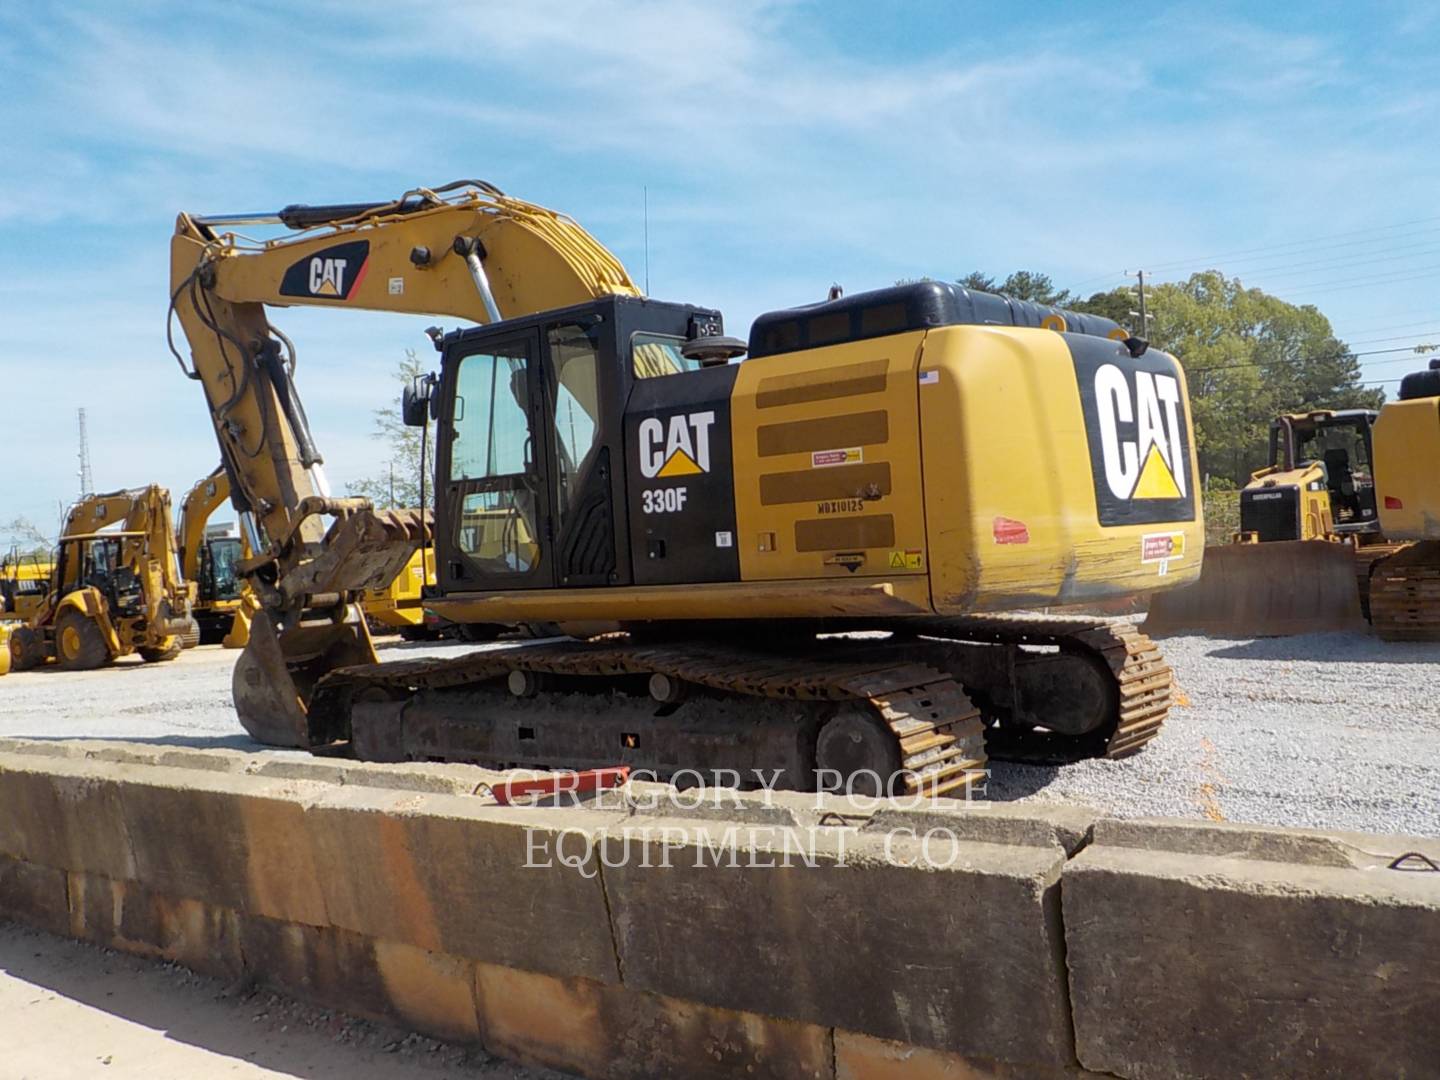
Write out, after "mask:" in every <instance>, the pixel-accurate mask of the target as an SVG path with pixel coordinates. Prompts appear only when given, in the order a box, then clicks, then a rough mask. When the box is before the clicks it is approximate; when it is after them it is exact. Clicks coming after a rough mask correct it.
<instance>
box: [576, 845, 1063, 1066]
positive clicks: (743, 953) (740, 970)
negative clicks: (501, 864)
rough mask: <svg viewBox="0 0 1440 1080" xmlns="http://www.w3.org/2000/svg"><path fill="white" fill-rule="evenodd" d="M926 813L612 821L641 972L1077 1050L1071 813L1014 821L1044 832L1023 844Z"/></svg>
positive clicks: (958, 1037) (995, 1046) (1023, 1049)
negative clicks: (804, 824) (873, 825)
mask: <svg viewBox="0 0 1440 1080" xmlns="http://www.w3.org/2000/svg"><path fill="white" fill-rule="evenodd" d="M922 823H923V822H921V821H910V822H909V826H911V828H909V829H906V830H898V831H896V830H887V831H868V830H855V829H842V828H823V827H822V828H818V829H814V830H799V831H798V832H787V831H786V830H783V829H776V828H771V827H767V826H746V825H739V826H733V827H732V828H733V830H734V831H733V832H730V833H728V834H727V833H726V832H725V831H723V827H722V826H720V825H717V824H709V823H707V824H705V825H699V824H696V823H693V822H684V821H674V822H671V823H666V822H663V821H660V822H652V821H643V822H639V823H637V825H636V828H638V827H639V825H641V824H643V825H644V826H645V827H646V828H647V829H648V830H649V831H648V832H642V833H641V834H640V835H639V837H638V838H637V837H636V836H635V835H634V830H633V829H632V835H631V836H629V837H626V836H624V835H621V834H616V833H612V834H611V835H607V836H606V837H605V839H604V845H605V852H604V867H605V869H604V877H605V885H606V893H607V895H608V897H609V899H610V907H611V911H612V912H613V916H614V925H615V928H616V938H617V942H618V946H619V950H620V958H621V966H622V970H623V972H624V982H625V985H626V986H630V987H634V988H636V989H642V990H649V991H653V992H654V993H657V994H664V995H667V996H670V997H676V998H684V999H689V1000H694V1001H698V1002H703V1003H706V1004H710V1005H716V1006H720V1007H725V1008H735V1009H741V1010H744V1011H747V1012H755V1013H760V1014H764V1015H768V1016H776V1017H787V1018H793V1019H796V1020H800V1021H804V1022H807V1023H812V1024H818V1025H821V1026H833V1027H840V1028H845V1029H848V1030H851V1031H856V1032H863V1033H866V1034H870V1035H876V1036H879V1037H882V1038H887V1039H892V1040H896V1041H899V1042H905V1043H912V1044H916V1045H921V1046H926V1047H930V1048H934V1049H940V1050H948V1051H952V1052H955V1053H959V1054H964V1055H970V1056H976V1057H984V1058H995V1059H999V1060H1007V1061H1018V1062H1033V1063H1038V1064H1046V1065H1067V1064H1071V1063H1073V1060H1074V1058H1073V1049H1072V1041H1071V1031H1070V1019H1069V1010H1068V1007H1067V1002H1066V994H1065V971H1064V963H1063V959H1062V932H1061V927H1060V923H1059V915H1060V900H1059V887H1058V885H1059V878H1060V871H1061V866H1062V864H1063V862H1064V859H1065V852H1064V849H1063V847H1062V846H1061V845H1060V843H1059V842H1058V841H1057V840H1056V839H1055V836H1054V830H1053V829H1052V828H1050V827H1048V826H1045V825H1043V824H1041V825H1035V826H1034V827H1033V828H1032V827H1029V826H1024V825H1019V826H1017V825H1013V824H1011V825H1007V826H1006V834H1007V835H1010V834H1024V835H1027V836H1029V837H1031V838H1032V839H1033V841H1034V842H1033V843H1027V844H1018V845H1017V844H1001V843H988V842H979V841H975V840H960V839H955V838H953V836H944V835H942V836H940V837H938V838H935V839H930V840H926V839H925V838H924V830H923V829H916V828H913V826H915V825H918V824H922ZM662 828H663V829H666V830H667V831H666V832H661V831H660V830H661V829H662ZM796 852H804V853H805V861H804V862H802V861H801V860H799V859H797V858H796V857H795V856H796ZM787 854H788V856H789V860H790V865H788V866H787V865H785V862H786V858H787ZM805 862H809V863H810V864H809V865H806V864H805ZM667 864H668V868H661V867H666V866H667Z"/></svg>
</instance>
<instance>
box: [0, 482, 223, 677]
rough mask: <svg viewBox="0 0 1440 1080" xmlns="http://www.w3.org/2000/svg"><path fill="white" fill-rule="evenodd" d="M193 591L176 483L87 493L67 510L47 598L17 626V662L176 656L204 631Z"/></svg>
mask: <svg viewBox="0 0 1440 1080" xmlns="http://www.w3.org/2000/svg"><path fill="white" fill-rule="evenodd" d="M117 526H118V527H117ZM192 592H193V587H192V586H191V585H189V584H188V583H187V582H185V581H184V580H183V579H182V578H181V576H180V565H179V560H178V559H177V557H176V553H175V532H174V528H173V526H172V524H171V518H170V493H169V492H167V491H166V490H165V489H164V488H161V487H157V486H155V485H153V484H152V485H151V486H149V487H144V488H136V489H134V490H130V491H116V492H111V493H110V494H107V495H93V496H90V497H88V498H85V499H82V500H81V501H80V502H77V503H76V504H75V505H74V506H72V507H71V508H70V511H69V513H68V514H67V515H66V519H65V525H64V530H63V532H62V534H61V536H60V541H59V545H58V548H57V553H56V561H55V571H54V574H53V576H52V577H51V579H50V587H49V591H48V592H47V593H46V595H45V599H44V600H43V601H42V602H41V604H40V606H39V608H38V609H37V610H36V612H35V614H34V615H33V616H32V617H31V618H30V620H29V621H28V622H27V623H26V624H25V625H24V626H22V627H20V628H18V629H16V630H15V631H13V632H12V633H11V635H10V642H9V645H10V660H11V666H12V668H13V669H14V670H17V671H24V670H27V669H29V668H33V667H38V666H39V665H41V664H44V663H47V662H49V661H52V660H53V661H54V662H55V663H57V664H58V665H59V666H60V667H62V668H65V669H67V670H71V671H83V670H86V669H89V668H97V667H100V666H101V665H103V664H108V663H110V662H111V661H113V660H115V659H117V658H118V657H121V656H128V655H130V654H131V653H136V652H138V653H139V654H140V655H141V657H143V658H144V659H145V660H146V661H150V662H154V661H160V660H171V659H173V658H174V657H175V656H177V655H178V654H179V653H180V650H181V648H182V640H181V639H182V637H183V636H185V635H190V634H196V633H197V632H198V628H197V627H196V626H195V621H194V619H192V618H191V616H190V603H191V597H192Z"/></svg>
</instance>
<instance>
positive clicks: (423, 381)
mask: <svg viewBox="0 0 1440 1080" xmlns="http://www.w3.org/2000/svg"><path fill="white" fill-rule="evenodd" d="M434 396H435V376H434V375H417V376H416V377H415V378H414V379H412V380H411V382H410V385H409V386H407V387H406V388H405V392H404V393H403V394H402V395H401V397H400V419H401V420H402V421H403V422H404V424H405V426H406V427H424V426H425V421H426V420H427V419H429V416H430V412H431V409H430V402H431V398H433V397H434Z"/></svg>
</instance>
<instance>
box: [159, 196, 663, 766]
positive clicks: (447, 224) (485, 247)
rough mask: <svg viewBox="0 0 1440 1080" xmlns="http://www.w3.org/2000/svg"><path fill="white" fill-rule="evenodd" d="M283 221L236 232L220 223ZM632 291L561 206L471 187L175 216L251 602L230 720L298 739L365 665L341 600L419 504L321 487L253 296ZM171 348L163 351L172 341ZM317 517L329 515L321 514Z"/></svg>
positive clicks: (528, 296)
mask: <svg viewBox="0 0 1440 1080" xmlns="http://www.w3.org/2000/svg"><path fill="white" fill-rule="evenodd" d="M275 223H279V224H282V225H289V226H290V227H292V228H294V229H296V230H297V231H296V232H294V233H292V234H290V235H286V236H283V237H281V238H279V239H273V240H267V241H251V240H247V239H245V238H243V237H241V236H240V235H238V234H236V233H233V232H222V231H219V230H221V229H222V227H225V226H242V225H243V226H247V227H252V226H264V225H267V224H275ZM609 294H621V295H636V294H638V290H637V289H636V287H635V285H634V283H633V282H632V281H631V280H630V278H629V276H628V275H627V274H626V272H625V270H624V268H623V267H622V266H621V265H620V263H619V262H618V261H617V260H616V259H615V257H614V256H613V255H611V254H610V253H609V252H608V251H606V250H605V248H604V247H603V246H601V245H600V244H599V243H598V242H597V241H596V240H595V239H594V238H593V237H591V236H590V235H589V234H588V233H586V232H585V230H583V229H582V228H581V227H580V226H579V225H577V224H576V223H575V222H574V221H572V220H571V219H570V218H568V217H566V216H564V215H562V214H557V213H555V212H553V211H550V210H546V209H544V208H543V207H539V206H536V205H534V204H532V203H527V202H524V201H522V200H519V199H513V198H510V197H508V196H506V195H504V194H502V193H501V192H500V191H498V189H496V188H494V187H493V186H491V185H488V184H483V183H478V182H476V183H458V184H452V185H448V186H446V187H443V188H439V189H435V190H430V189H419V190H416V191H413V192H408V193H406V194H405V195H404V196H402V197H401V198H400V199H397V200H395V201H393V202H388V203H374V204H352V205H342V206H326V207H288V208H286V209H285V210H282V211H279V212H278V213H275V214H255V215H232V216H213V217H203V216H192V215H189V214H181V215H180V217H179V218H178V220H177V222H176V228H175V235H174V238H173V240H172V242H171V315H172V317H173V318H176V319H178V320H179V322H180V325H181V327H182V328H183V331H184V334H185V336H186V338H187V339H188V341H189V344H190V362H189V363H188V364H187V363H186V361H185V359H184V358H183V357H181V356H180V354H179V353H178V352H177V353H176V357H177V359H178V360H179V361H180V365H181V368H182V369H183V370H184V371H185V373H186V374H187V375H188V376H189V377H190V378H192V379H195V380H197V381H198V382H200V383H201V385H202V386H203V388H204V392H205V398H206V403H207V405H208V407H209V410H210V415H211V420H212V422H213V424H214V427H215V433H216V437H217V439H218V442H219V446H220V454H221V461H222V468H223V469H224V471H225V474H226V476H227V477H228V479H229V484H230V499H231V502H232V504H233V505H234V507H235V510H236V512H237V514H238V516H239V520H240V525H241V530H242V535H243V537H244V539H245V541H246V542H247V543H248V545H249V547H250V550H251V551H253V552H254V553H255V557H254V558H253V559H251V560H248V561H247V562H246V563H245V564H244V566H243V567H242V569H243V570H244V572H245V574H246V577H247V579H248V581H249V584H250V587H251V589H252V590H253V591H254V593H255V595H256V597H257V598H258V599H259V602H260V605H261V610H260V611H259V612H258V613H257V614H256V616H255V619H254V621H253V625H252V629H251V644H250V646H249V647H248V648H247V650H246V652H245V653H244V654H243V655H242V657H241V659H240V661H239V663H238V664H237V665H236V673H235V683H234V689H235V699H236V707H237V710H238V712H239V714H240V719H241V722H242V723H243V724H244V726H245V728H246V730H248V731H249V732H250V733H251V734H252V735H254V736H255V737H256V738H257V739H260V740H261V741H264V742H270V743H276V744H280V745H306V744H307V742H308V737H307V735H306V726H305V708H306V706H305V702H306V700H308V695H309V692H310V690H311V689H312V687H313V684H314V681H315V679H317V678H318V677H319V675H320V674H323V672H324V671H327V670H329V669H330V668H332V667H336V666H343V665H346V664H353V663H364V662H370V661H373V660H374V659H375V654H374V649H373V647H372V645H371V642H370V638H369V634H368V632H367V631H366V629H365V623H364V619H363V618H362V617H361V615H360V613H359V611H358V609H357V607H356V603H355V602H356V600H357V598H358V596H359V595H360V593H361V592H363V591H364V590H365V589H368V588H375V587H380V586H383V585H385V584H388V583H389V581H391V580H392V579H393V578H394V576H395V575H396V574H397V573H398V572H399V571H400V570H401V569H402V568H403V567H404V566H405V564H406V563H407V562H408V560H409V559H410V556H411V554H412V552H413V551H414V550H415V548H416V547H417V546H418V545H419V544H420V543H421V541H422V539H423V529H424V524H423V521H422V520H421V518H420V516H419V515H418V514H417V513H408V512H404V511H394V510H391V511H385V512H377V511H375V510H374V508H373V507H372V506H371V505H370V503H369V502H368V501H366V500H364V499H344V498H335V497H333V496H332V495H331V493H330V489H329V486H328V483H327V481H326V478H325V472H324V458H323V456H322V454H321V452H320V450H319V448H318V447H317V445H316V443H315V440H314V437H313V435H312V434H311V431H310V426H309V422H308V420H307V419H306V416H305V410H304V407H303V405H302V404H301V401H300V396H299V393H298V391H297V389H296V386H295V381H294V374H295V362H296V357H295V351H294V348H293V346H291V344H290V342H289V340H288V339H287V338H286V337H285V336H284V335H283V334H281V333H280V332H279V331H278V330H276V329H275V328H274V327H273V326H272V325H271V324H270V321H269V318H268V317H267V314H266V308H267V306H276V307H279V306H293V305H307V306H315V307H344V308H365V309H370V310H377V311H395V312H406V313H414V314H439V315H452V316H457V317H459V318H463V319H467V320H469V321H471V322H476V323H491V322H496V321H498V320H500V319H504V318H510V317H514V316H516V315H520V314H526V313H529V312H533V311H536V310H542V309H548V308H555V307H563V306H565V305H567V304H573V303H578V302H581V301H584V300H590V299H593V298H595V297H597V296H603V295H609ZM172 348H173V345H172ZM326 519H329V524H328V525H327V524H326Z"/></svg>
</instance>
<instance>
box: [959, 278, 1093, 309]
mask: <svg viewBox="0 0 1440 1080" xmlns="http://www.w3.org/2000/svg"><path fill="white" fill-rule="evenodd" d="M956 284H958V285H963V286H965V288H967V289H978V290H979V291H980V292H989V293H1003V294H1005V295H1006V296H1013V297H1014V298H1015V299H1016V300H1031V301H1034V302H1035V303H1037V304H1049V305H1050V306H1051V307H1065V306H1066V305H1067V304H1070V303H1071V301H1072V300H1074V299H1075V297H1072V296H1071V295H1070V290H1069V289H1057V288H1056V287H1055V283H1054V282H1053V281H1051V280H1050V275H1049V274H1041V273H1037V272H1036V271H1034V270H1016V271H1015V272H1014V273H1013V274H1011V275H1010V276H1009V277H1007V278H1006V279H1005V280H1004V281H1001V282H999V283H997V282H996V280H995V279H994V278H993V277H991V276H990V275H988V274H984V273H981V272H980V271H979V270H972V271H971V272H970V273H968V274H966V275H965V276H964V277H962V278H958V279H957V280H956Z"/></svg>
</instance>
